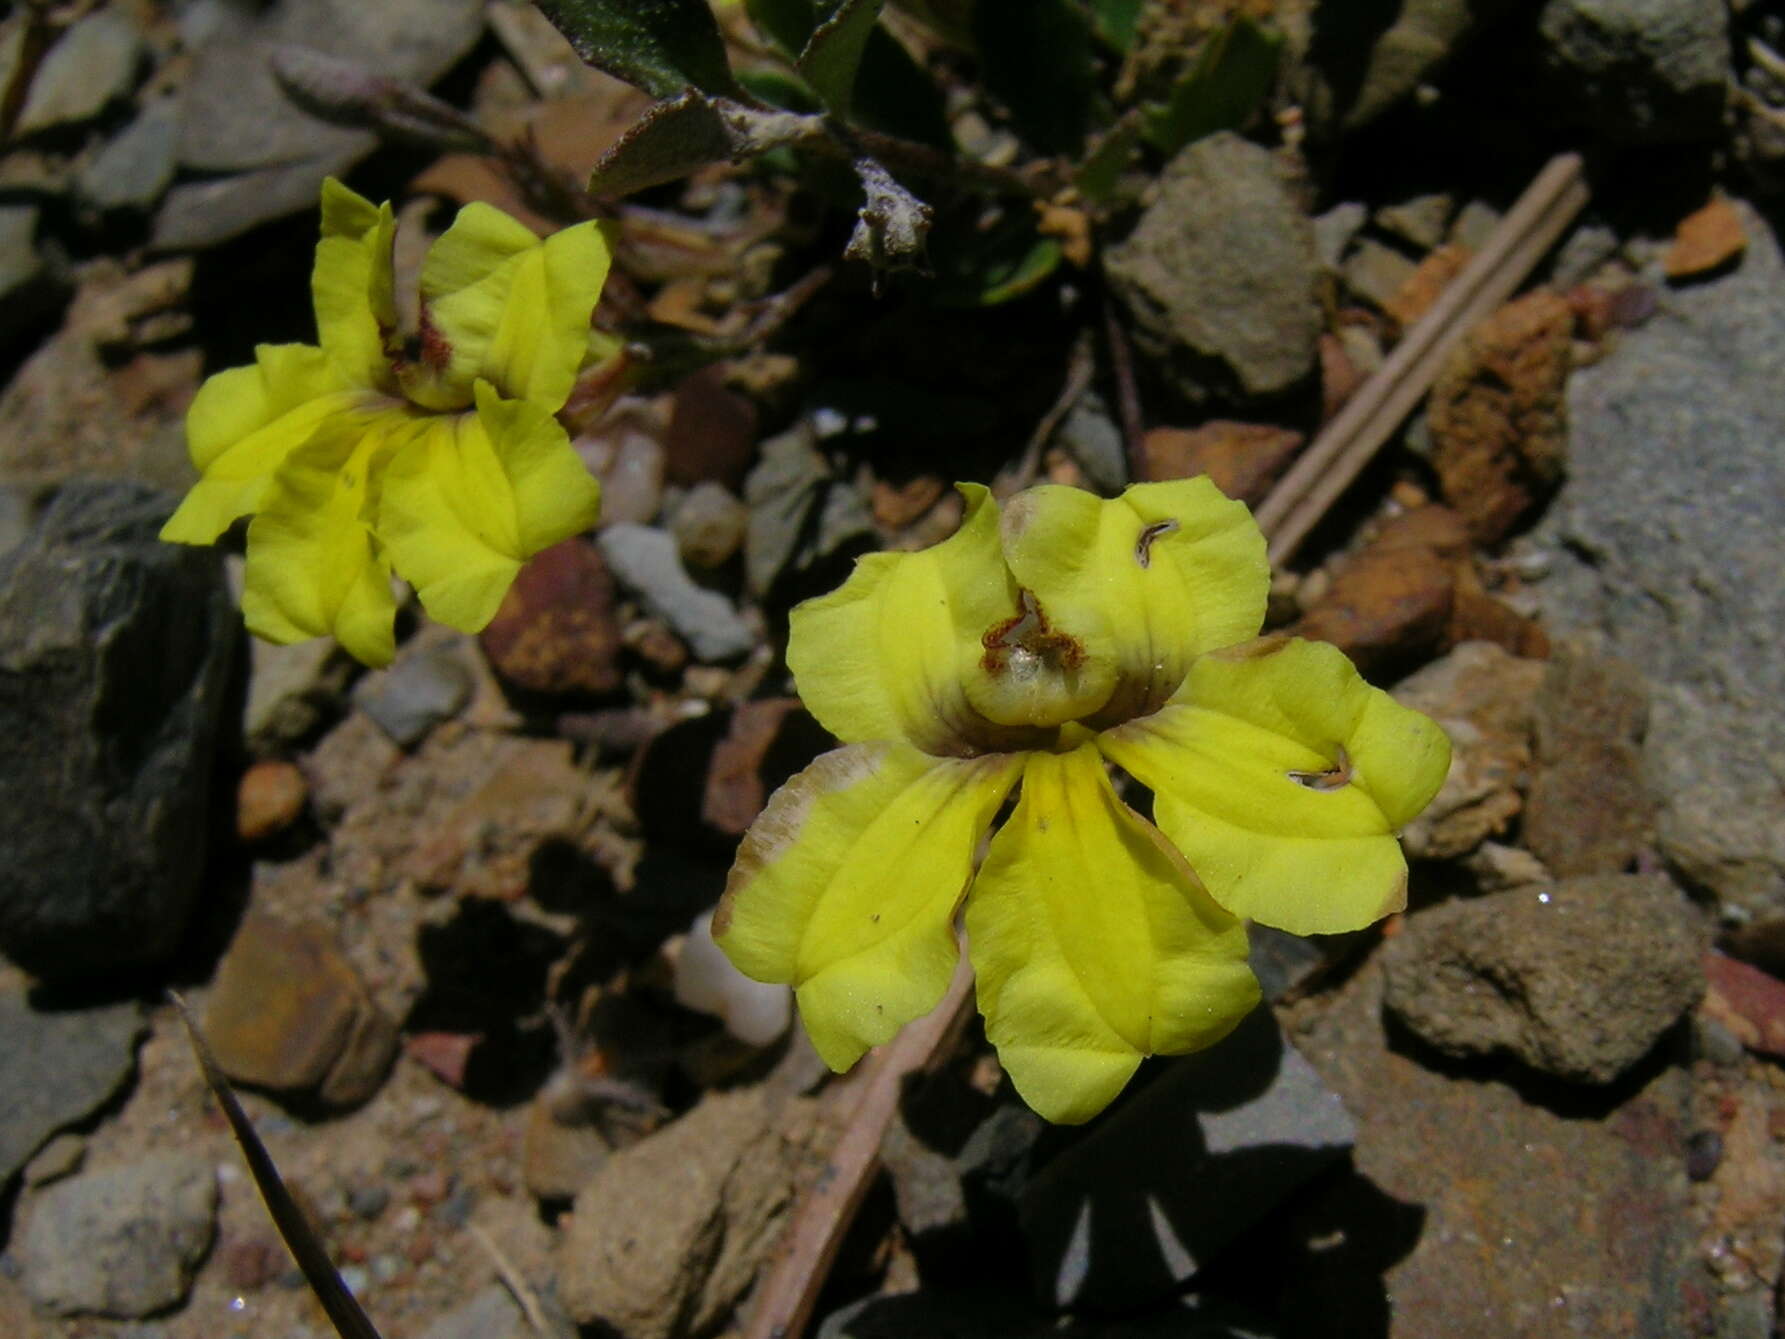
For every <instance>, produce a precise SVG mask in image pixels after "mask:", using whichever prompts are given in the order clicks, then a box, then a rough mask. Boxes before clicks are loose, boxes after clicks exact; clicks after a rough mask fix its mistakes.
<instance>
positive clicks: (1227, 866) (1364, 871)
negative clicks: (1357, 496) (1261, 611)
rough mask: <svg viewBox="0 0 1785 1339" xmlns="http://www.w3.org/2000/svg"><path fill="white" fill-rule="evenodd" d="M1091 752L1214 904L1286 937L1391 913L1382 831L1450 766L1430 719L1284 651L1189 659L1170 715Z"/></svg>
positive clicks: (1332, 663) (1298, 643)
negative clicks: (1114, 766)
mask: <svg viewBox="0 0 1785 1339" xmlns="http://www.w3.org/2000/svg"><path fill="white" fill-rule="evenodd" d="M1098 746H1099V747H1100V748H1101V749H1102V750H1103V752H1104V753H1105V754H1106V755H1107V756H1108V757H1109V758H1111V759H1113V760H1114V761H1115V762H1116V763H1118V764H1119V765H1120V766H1122V767H1124V768H1126V769H1127V770H1128V771H1129V772H1131V773H1132V774H1133V775H1134V776H1135V777H1137V778H1138V779H1139V780H1140V781H1142V782H1143V783H1145V784H1146V785H1148V786H1150V787H1152V789H1153V791H1154V795H1155V801H1154V819H1155V821H1156V822H1157V823H1158V824H1159V827H1160V829H1161V830H1162V831H1163V832H1164V833H1165V835H1166V836H1167V837H1169V838H1170V839H1171V841H1172V842H1173V844H1174V845H1176V846H1177V848H1178V850H1180V851H1182V852H1183V854H1184V858H1185V859H1186V860H1188V861H1189V862H1190V865H1191V867H1192V868H1193V869H1194V870H1195V871H1196V873H1197V875H1198V877H1200V878H1201V880H1202V882H1203V885H1204V886H1205V887H1206V888H1207V889H1208V890H1209V894H1210V895H1211V896H1212V897H1214V899H1215V900H1216V901H1217V902H1219V903H1220V904H1221V905H1222V906H1224V907H1226V908H1227V909H1228V910H1229V911H1231V912H1232V913H1233V914H1234V915H1236V916H1242V917H1245V918H1247V919H1249V920H1256V921H1262V922H1263V923H1264V924H1266V925H1274V926H1276V927H1278V928H1279V929H1283V930H1289V931H1291V932H1292V933H1295V934H1333V933H1337V932H1339V931H1344V930H1356V929H1361V928H1362V927H1363V926H1366V925H1369V924H1370V923H1371V922H1373V921H1376V920H1379V919H1380V918H1381V917H1383V916H1386V915H1388V914H1389V913H1390V912H1394V911H1399V910H1400V909H1401V908H1402V907H1404V906H1405V905H1406V899H1407V862H1406V858H1405V857H1404V856H1403V855H1402V854H1401V846H1400V842H1399V841H1397V840H1396V837H1395V833H1396V831H1397V830H1398V829H1399V828H1401V827H1402V826H1403V825H1405V824H1406V823H1407V822H1408V821H1409V820H1411V819H1412V818H1413V816H1414V815H1415V814H1417V813H1418V812H1419V811H1420V810H1421V809H1423V808H1424V807H1425V806H1426V805H1427V804H1428V803H1429V802H1430V801H1431V798H1432V796H1433V795H1435V794H1436V793H1437V790H1438V787H1439V786H1440V785H1442V784H1443V781H1444V776H1445V773H1446V772H1447V771H1448V770H1449V767H1450V741H1449V740H1448V739H1447V738H1446V737H1445V735H1444V732H1443V730H1441V729H1439V727H1438V725H1437V724H1436V722H1434V721H1432V720H1431V719H1430V718H1428V717H1426V716H1423V715H1421V714H1420V713H1419V712H1416V711H1411V710H1409V709H1408V708H1406V707H1403V706H1401V705H1400V704H1398V703H1397V702H1395V701H1394V699H1393V698H1391V697H1389V696H1388V694H1386V693H1384V692H1382V691H1381V690H1380V689H1377V688H1372V687H1371V686H1370V685H1369V684H1367V683H1365V682H1364V680H1363V679H1362V678H1361V677H1360V676H1359V675H1358V673H1357V671H1356V669H1355V668H1353V666H1352V664H1351V662H1350V661H1349V660H1347V659H1346V658H1345V655H1344V653H1343V652H1341V651H1340V650H1339V649H1338V648H1337V647H1334V646H1330V645H1328V644H1327V643H1324V642H1310V641H1303V640H1301V639H1299V638H1297V639H1288V638H1264V639H1261V640H1259V641H1257V642H1252V643H1247V644H1245V645H1242V646H1237V647H1233V648H1229V649H1228V650H1224V651H1220V652H1217V653H1215V654H1213V655H1209V656H1204V657H1203V658H1202V659H1200V660H1198V661H1197V662H1196V663H1195V664H1194V665H1193V666H1192V667H1191V670H1190V674H1189V677H1188V678H1187V679H1186V680H1185V681H1184V685H1183V687H1182V688H1181V689H1180V690H1179V692H1178V693H1177V695H1176V696H1175V697H1174V699H1173V701H1172V703H1171V704H1170V705H1168V706H1166V707H1165V708H1163V709H1162V710H1160V711H1159V712H1157V713H1156V714H1154V715H1152V716H1148V717H1145V718H1143V719H1141V720H1137V721H1132V722H1130V723H1128V724H1126V725H1123V726H1120V727H1118V728H1116V729H1113V730H1108V731H1105V732H1104V733H1103V734H1102V735H1100V736H1098Z"/></svg>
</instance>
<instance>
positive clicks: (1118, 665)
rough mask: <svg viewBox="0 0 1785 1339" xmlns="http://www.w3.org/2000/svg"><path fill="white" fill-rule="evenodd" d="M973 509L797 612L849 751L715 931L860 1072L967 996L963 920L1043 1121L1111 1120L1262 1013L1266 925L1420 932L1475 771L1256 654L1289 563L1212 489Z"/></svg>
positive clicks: (1012, 1059) (1400, 726)
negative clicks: (1416, 871)
mask: <svg viewBox="0 0 1785 1339" xmlns="http://www.w3.org/2000/svg"><path fill="white" fill-rule="evenodd" d="M961 491H962V492H963V493H964V494H965V496H966V498H967V513H966V519H965V520H964V521H963V523H962V525H961V528H960V530H959V531H958V532H957V533H956V534H955V535H954V536H953V537H952V538H950V539H948V540H946V541H944V542H943V543H941V544H939V545H937V546H936V547H934V548H932V549H929V550H927V551H925V552H922V553H914V554H890V553H885V554H874V555H871V556H869V557H866V558H863V559H862V560H861V561H860V563H859V564H858V565H857V567H856V569H855V571H854V573H853V574H852V575H851V576H850V578H849V580H848V581H846V582H845V583H844V584H843V586H842V587H841V588H840V589H838V590H837V591H835V592H833V593H832V594H830V595H827V596H824V597H822V598H820V599H816V600H810V601H808V602H806V603H805V604H803V605H801V606H799V607H798V608H797V609H795V610H794V611H793V618H792V629H791V635H790V638H789V645H788V651H787V660H788V664H789V666H790V667H791V668H792V670H793V672H794V675H795V677H796V679H797V680H798V684H799V689H800V694H801V696H802V697H803V698H804V699H805V702H806V705H807V706H808V707H809V708H810V709H811V710H812V712H813V714H814V715H815V716H817V717H818V719H819V721H821V722H822V723H823V724H824V725H825V726H826V727H827V728H828V729H829V730H830V731H831V732H832V733H833V734H835V735H837V736H838V738H839V739H840V740H842V741H843V745H844V746H843V747H842V748H839V749H837V750H836V751H834V752H831V753H827V754H825V755H824V756H822V757H820V758H819V759H818V760H817V761H816V762H814V763H813V764H812V765H811V766H810V767H808V768H807V769H806V770H805V771H803V772H801V773H800V774H799V775H798V776H796V777H794V778H793V779H792V780H791V781H789V782H788V783H787V785H786V786H784V787H783V788H782V789H781V790H780V791H779V792H777V793H776V794H775V796H774V797H773V798H772V799H771V800H770V802H769V804H768V806H767V807H766V808H765V809H764V810H763V813H762V815H761V817H759V818H758V819H757V821H756V823H755V824H754V826H753V827H752V828H751V829H750V831H749V833H748V834H747V835H746V836H745V838H744V842H743V845H742V847H741V848H740V850H739V853H738V858H737V862H736V864H735V865H734V867H733V869H732V872H731V877H730V880H729V882H728V884H727V887H726V891H725V899H724V901H723V902H722V903H721V905H720V909H719V912H718V914H717V916H716V918H715V920H714V925H713V929H714V935H715V937H716V939H717V940H718V942H719V944H720V946H721V947H722V948H723V949H724V950H725V952H726V953H727V954H728V955H730V957H731V959H732V961H733V962H734V963H736V964H737V965H738V967H739V968H741V969H742V970H743V971H744V972H745V974H746V975H749V976H752V977H755V978H757V979H759V980H763V981H779V982H786V983H788V984H790V985H792V986H793V987H795V990H796V994H797V999H798V1002H799V1008H800V1014H801V1017H802V1018H803V1020H804V1021H805V1025H806V1029H807V1031H808V1032H809V1033H810V1035H811V1037H812V1040H813V1043H814V1044H815V1045H816V1046H817V1048H818V1051H819V1054H820V1055H822V1056H823V1057H824V1059H825V1060H826V1061H827V1062H828V1063H829V1064H830V1065H831V1066H832V1067H833V1068H836V1069H843V1068H847V1067H848V1066H849V1065H851V1064H853V1063H854V1062H855V1061H856V1060H857V1059H858V1058H859V1057H860V1056H861V1054H862V1053H863V1052H864V1051H865V1050H866V1049H867V1048H868V1047H870V1046H874V1045H878V1044H879V1043H881V1042H884V1041H886V1040H887V1039H888V1038H890V1037H891V1036H892V1035H893V1033H894V1032H896V1031H897V1030H898V1028H899V1027H900V1026H902V1025H903V1024H904V1023H906V1022H908V1021H909V1020H911V1019H913V1018H916V1017H918V1016H919V1015H921V1014H923V1013H925V1012H927V1011H928V1010H930V1009H932V1008H934V1007H935V1005H936V1003H937V1001H938V1000H939V999H941V997H942V994H943V992H944V990H945V988H946V986H947V983H948V979H949V976H950V974H951V972H952V970H953V966H954V961H955V958H956V954H957V946H956V939H955V932H954V928H953V922H954V916H955V911H956V909H957V907H959V905H960V904H961V901H962V899H963V898H965V900H966V916H965V920H966V930H967V940H968V953H969V956H970V957H971V959H972V963H973V967H974V970H975V973H976V975H977V989H978V995H979V1007H980V1011H981V1012H982V1013H983V1014H984V1015H985V1020H986V1035H987V1036H988V1037H989V1038H990V1040H991V1041H992V1043H993V1044H994V1045H995V1046H996V1047H997V1048H998V1054H999V1058H1000V1060H1001V1061H1002V1063H1003V1065H1004V1068H1005V1070H1006V1072H1008V1073H1009V1075H1010V1077H1011V1080H1012V1082H1014V1083H1015V1085H1016V1088H1017V1091H1018V1092H1019V1093H1021V1094H1022V1096H1023V1098H1024V1099H1025V1100H1026V1101H1027V1102H1028V1103H1029V1105H1030V1106H1032V1107H1033V1108H1034V1109H1035V1110H1036V1111H1038V1112H1040V1113H1041V1114H1042V1115H1043V1116H1046V1117H1047V1118H1048V1119H1050V1120H1055V1121H1062V1122H1077V1121H1083V1120H1086V1119H1088V1118H1089V1117H1091V1116H1093V1115H1095V1114H1096V1113H1097V1112H1099V1111H1101V1110H1102V1109H1103V1108H1104V1106H1106V1105H1107V1104H1108V1103H1109V1102H1110V1101H1111V1099H1113V1098H1114V1097H1115V1095H1116V1094H1117V1093H1118V1092H1120V1091H1121V1089H1122V1087H1123V1085H1124V1084H1125V1083H1127V1081H1128V1079H1129V1077H1130V1076H1131V1075H1132V1074H1133V1073H1134V1070H1135V1069H1136V1067H1137V1066H1138V1065H1139V1064H1140V1061H1141V1059H1142V1058H1143V1057H1144V1056H1147V1055H1151V1054H1181V1053H1183V1052H1187V1051H1194V1050H1197V1049H1200V1048H1202V1047H1204V1046H1208V1045H1211V1044H1213V1043H1214V1042H1216V1041H1218V1040H1220V1038H1221V1037H1222V1036H1224V1035H1225V1034H1226V1033H1227V1032H1228V1030H1229V1029H1230V1028H1232V1027H1233V1025H1234V1024H1235V1023H1236V1022H1238V1021H1239V1019H1240V1018H1241V1017H1242V1016H1243V1015H1244V1014H1245V1013H1246V1012H1247V1011H1248V1010H1250V1009H1251V1008H1252V1006H1253V1005H1254V1004H1255V1003H1256V1002H1257V999H1258V986H1257V982H1256V981H1255V980H1254V978H1253V976H1252V974H1251V972H1250V970H1249V969H1248V967H1247V964H1246V935H1245V928H1244V925H1243V923H1242V920H1243V919H1251V920H1258V921H1262V922H1264V923H1266V924H1268V925H1275V926H1279V927H1281V928H1283V929H1286V930H1291V931H1294V932H1296V933H1298V934H1311V933H1327V932H1332V931H1339V930H1351V929H1357V928H1359V927H1361V926H1364V925H1367V924H1369V923H1370V922H1372V921H1374V920H1376V919H1377V918H1378V917H1381V916H1383V915H1386V914H1387V913H1389V912H1391V911H1395V910H1397V909H1399V908H1400V907H1401V906H1403V905H1404V904H1405V900H1406V875H1407V867H1406V862H1405V859H1404V857H1403V856H1402V854H1401V850H1400V845H1399V843H1398V842H1397V840H1396V838H1395V832H1396V830H1397V829H1398V828H1400V827H1401V826H1402V825H1403V824H1405V823H1406V822H1407V821H1408V820H1409V819H1411V818H1412V817H1413V816H1414V815H1415V814H1416V813H1418V812H1419V810H1420V809H1422V808H1423V807H1424V806H1425V805H1426V803H1427V802H1428V801H1429V800H1430V799H1431V797H1432V795H1433V794H1434V793H1435V792H1436V790H1437V788H1438V786H1439V784H1440V782H1441V781H1442V780H1443V778H1444V774H1445V772H1446V770H1447V769H1448V766H1449V758H1450V746H1449V742H1448V741H1447V740H1446V739H1445V737H1444V734H1443V732H1442V731H1441V730H1440V729H1439V728H1438V727H1437V726H1436V725H1435V724H1434V723H1433V722H1432V721H1430V720H1428V719H1427V718H1425V717H1424V716H1421V715H1420V714H1419V713H1417V712H1414V711H1409V710H1407V709H1406V708H1403V707H1401V706H1399V705H1397V704H1396V703H1395V702H1394V701H1393V700H1392V699H1390V698H1389V697H1388V696H1387V695H1386V694H1385V693H1383V692H1381V691H1380V690H1378V689H1375V688H1372V687H1370V686H1369V685H1368V684H1366V683H1364V682H1363V680H1362V679H1360V678H1359V677H1358V675H1357V672H1356V671H1355V670H1354V669H1353V668H1352V666H1351V663H1350V662H1349V661H1348V660H1347V659H1346V658H1345V657H1344V655H1343V654H1342V653H1340V652H1339V651H1338V650H1337V649H1336V648H1334V647H1332V646H1329V645H1325V644H1322V643H1316V642H1308V641H1301V640H1292V639H1288V638H1280V637H1279V638H1267V639H1262V640H1256V641H1249V640H1246V639H1249V638H1252V637H1254V635H1255V634H1256V633H1257V632H1258V629H1259V627H1260V624H1261V623H1262V621H1263V617H1264V605H1265V596H1266V592H1267V586H1268V583H1269V572H1268V568H1267V565H1266V562H1265V553H1264V541H1263V538H1262V536H1261V535H1260V534H1259V532H1258V528H1257V526H1256V525H1255V524H1254V523H1253V521H1252V518H1251V516H1250V514H1249V513H1248V512H1247V511H1246V509H1245V508H1244V507H1243V506H1241V505H1239V504H1238V503H1235V502H1230V501H1228V500H1227V499H1226V498H1224V497H1222V496H1221V494H1220V493H1219V492H1218V491H1217V490H1216V489H1215V487H1214V486H1213V485H1212V484H1210V483H1209V481H1208V480H1207V479H1191V480H1184V481H1178V482H1172V483H1157V484H1140V485H1137V486H1135V487H1132V488H1130V489H1128V490H1127V492H1125V493H1124V494H1122V496H1121V497H1119V498H1116V499H1114V500H1113V501H1104V500H1102V499H1099V498H1097V497H1095V496H1093V495H1091V494H1090V493H1086V492H1081V491H1079V490H1077V489H1070V488H1060V487H1054V486H1045V487H1039V488H1033V489H1030V490H1028V491H1027V492H1025V493H1022V494H1019V495H1018V496H1017V497H1016V498H1014V499H1012V500H1011V502H1010V504H1009V505H1008V506H1007V507H1006V509H1005V510H1004V512H1003V515H1002V517H1000V515H999V511H998V507H997V505H996V504H995V503H994V502H993V501H992V500H991V498H990V497H989V495H988V494H987V493H986V491H985V490H984V489H983V488H979V487H976V486H972V485H962V486H961ZM1106 762H1113V763H1115V764H1117V765H1119V766H1120V767H1121V768H1123V769H1125V770H1126V771H1127V772H1128V773H1129V774H1130V775H1132V776H1133V777H1135V778H1136V779H1137V780H1139V781H1140V782H1142V783H1144V784H1145V785H1146V786H1148V787H1150V788H1151V789H1152V791H1153V793H1154V797H1155V800H1154V822H1156V823H1157V826H1155V825H1154V822H1148V821H1147V820H1146V819H1144V818H1142V817H1141V816H1140V815H1139V814H1137V813H1135V812H1134V811H1133V810H1132V809H1130V808H1129V807H1128V806H1127V805H1126V804H1124V803H1123V802H1122V800H1121V799H1120V798H1119V797H1118V795H1117V793H1116V790H1115V788H1114V786H1113V785H1112V784H1111V781H1110V777H1109V773H1108V769H1107V767H1106V765H1105V764H1106ZM1019 782H1020V785H1021V791H1020V794H1019V795H1018V798H1017V801H1016V805H1015V807H1014V809H1013V810H1012V811H1011V813H1010V815H1009V817H1008V818H1007V819H1006V820H1005V822H1004V823H1003V825H1002V826H1001V827H1000V828H999V829H998V831H997V833H996V834H995V835H994V836H993V837H992V840H991V845H990V847H989V849H988V850H987V853H986V855H985V859H984V863H983V864H982V865H981V866H980V868H979V870H978V872H977V874H975V872H974V868H973V863H974V854H975V851H976V849H977V847H978V845H979V843H980V840H981V838H982V837H983V836H984V835H985V833H986V831H987V830H988V829H989V828H990V827H991V826H992V824H993V821H994V819H995V817H996V816H997V814H998V813H999V811H1000V808H1001V807H1002V805H1003V804H1004V802H1005V800H1006V798H1007V797H1008V796H1009V794H1010V793H1011V791H1012V789H1013V788H1015V787H1016V786H1017V785H1018V784H1019Z"/></svg>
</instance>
